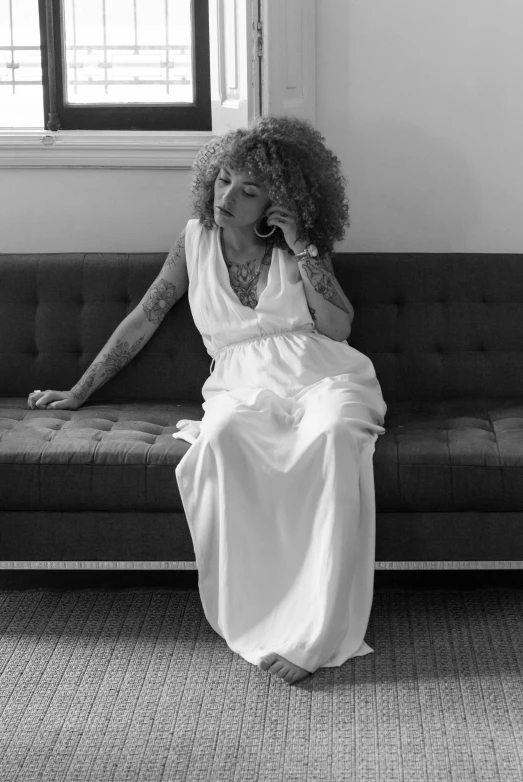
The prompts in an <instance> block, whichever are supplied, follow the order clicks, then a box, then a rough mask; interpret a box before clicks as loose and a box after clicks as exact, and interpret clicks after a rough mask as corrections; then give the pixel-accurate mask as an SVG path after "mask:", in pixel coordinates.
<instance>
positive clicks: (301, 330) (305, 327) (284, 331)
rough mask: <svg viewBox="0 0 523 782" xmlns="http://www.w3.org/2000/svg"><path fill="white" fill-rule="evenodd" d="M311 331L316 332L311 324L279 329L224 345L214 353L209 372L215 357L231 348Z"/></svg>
mask: <svg viewBox="0 0 523 782" xmlns="http://www.w3.org/2000/svg"><path fill="white" fill-rule="evenodd" d="M313 331H316V328H315V326H314V325H313V324H312V323H304V324H303V326H297V327H296V328H295V329H281V330H280V331H272V332H270V333H269V334H260V335H258V336H256V337H248V338H247V339H241V340H239V341H238V342H231V343H230V344H229V345H224V346H223V348H218V350H217V351H216V352H215V353H214V355H213V357H212V362H211V372H212V371H213V369H214V363H215V361H216V357H217V356H219V355H220V354H221V353H224V352H225V351H227V350H231V349H232V348H237V347H238V345H247V344H248V343H249V342H256V341H257V340H259V339H269V338H270V337H279V336H281V335H282V334H300V333H305V334H307V333H309V334H310V333H312V332H313Z"/></svg>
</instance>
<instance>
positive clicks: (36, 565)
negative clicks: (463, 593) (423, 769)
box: [0, 559, 523, 570]
mask: <svg viewBox="0 0 523 782" xmlns="http://www.w3.org/2000/svg"><path fill="white" fill-rule="evenodd" d="M196 569H197V568H196V562H191V561H186V562H125V561H110V560H107V561H105V560H100V561H88V560H80V561H74V560H19V561H17V560H4V561H1V560H0V570H196ZM375 570H523V560H519V559H515V560H501V561H493V560H477V561H473V560H459V561H458V560H455V561H452V560H446V561H433V562H430V561H426V562H376V563H375Z"/></svg>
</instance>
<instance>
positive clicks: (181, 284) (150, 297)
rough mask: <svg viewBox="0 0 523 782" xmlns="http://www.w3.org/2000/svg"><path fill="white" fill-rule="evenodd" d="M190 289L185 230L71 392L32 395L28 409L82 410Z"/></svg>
mask: <svg viewBox="0 0 523 782" xmlns="http://www.w3.org/2000/svg"><path fill="white" fill-rule="evenodd" d="M188 287H189V278H188V274H187V262H186V257H185V229H184V230H183V231H182V232H181V234H180V236H179V237H178V239H177V241H176V244H175V245H174V246H173V247H172V248H171V250H170V252H169V254H168V256H167V258H166V259H165V263H164V264H163V266H162V268H161V270H160V273H159V274H158V276H157V278H156V279H155V280H154V282H153V283H152V285H151V286H150V288H149V289H148V291H147V292H146V293H145V295H144V297H143V298H142V300H141V301H140V302H139V303H138V304H137V305H136V307H135V308H134V309H133V310H131V312H130V313H129V314H128V315H127V317H126V318H124V320H123V321H122V322H121V323H120V324H119V326H118V327H117V328H116V329H115V330H114V332H113V334H112V335H111V336H110V337H109V339H108V340H107V342H106V344H105V345H104V347H103V348H102V349H101V351H100V352H99V353H98V355H97V356H96V358H95V359H94V361H93V362H92V364H91V365H90V366H89V367H88V368H87V369H86V371H85V372H84V374H83V375H82V377H81V378H80V380H79V381H78V383H76V385H74V386H73V388H71V390H70V391H52V390H47V391H35V392H33V393H31V394H29V398H28V401H27V404H28V407H30V408H31V409H35V408H38V409H40V408H43V407H45V408H47V407H50V408H58V409H66V410H71V409H72V410H75V409H76V408H78V407H80V405H82V404H83V403H84V402H85V400H86V399H87V398H88V397H89V396H90V395H91V394H92V393H94V391H96V390H97V389H98V388H100V386H102V385H103V384H104V383H106V382H107V381H108V380H109V379H110V378H111V377H113V376H114V375H116V373H117V372H118V371H119V370H120V369H122V367H124V366H125V365H126V364H128V363H129V361H131V359H132V358H134V356H135V355H136V354H137V353H138V352H139V351H140V350H141V349H142V348H143V346H144V345H145V344H146V343H147V342H148V341H149V339H150V338H151V337H152V335H153V334H154V332H155V331H156V329H157V328H158V326H159V325H160V323H161V322H162V321H163V319H164V318H165V316H166V315H167V313H168V312H169V310H170V309H171V307H172V306H173V305H174V304H175V303H176V302H177V301H178V300H179V299H180V298H181V297H182V296H183V295H184V293H186V291H187V289H188Z"/></svg>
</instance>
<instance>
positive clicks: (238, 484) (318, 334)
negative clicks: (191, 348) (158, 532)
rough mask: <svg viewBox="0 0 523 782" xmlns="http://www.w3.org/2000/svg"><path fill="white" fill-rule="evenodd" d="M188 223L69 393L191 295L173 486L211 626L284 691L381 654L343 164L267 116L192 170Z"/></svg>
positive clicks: (367, 386)
mask: <svg viewBox="0 0 523 782" xmlns="http://www.w3.org/2000/svg"><path fill="white" fill-rule="evenodd" d="M193 169H194V179H193V186H192V191H193V195H194V213H195V214H196V218H195V219H192V220H189V221H188V223H187V225H186V227H185V229H184V230H183V231H182V233H181V234H180V236H179V238H178V241H177V242H176V244H175V245H174V247H173V248H172V250H171V251H170V253H169V255H168V257H167V259H166V261H165V264H164V265H163V267H162V269H161V271H160V273H159V275H158V277H157V278H156V280H155V281H154V282H153V283H152V285H151V287H150V288H149V290H148V291H147V293H146V294H145V296H144V297H143V299H142V301H141V302H140V303H139V304H138V305H137V307H136V308H135V309H134V310H133V311H132V312H131V313H130V314H129V315H128V316H127V317H126V318H125V320H124V321H123V322H122V323H121V324H120V326H118V328H117V329H116V331H115V332H114V334H113V335H112V336H111V338H110V339H109V340H108V342H107V344H106V345H105V346H104V348H103V349H102V350H101V351H100V353H99V355H98V356H97V357H96V358H95V360H94V361H93V363H92V364H91V366H90V367H89V368H88V369H87V371H86V372H85V374H84V375H83V377H82V378H81V379H80V381H79V382H78V383H77V384H76V386H74V388H72V389H71V390H70V391H69V392H59V391H52V390H47V391H35V392H33V393H32V394H30V396H29V401H28V404H29V406H30V407H32V408H34V407H37V408H40V407H51V408H53V407H54V408H67V409H71V408H76V407H79V406H80V405H81V404H82V403H83V402H84V401H85V400H86V399H87V397H88V396H89V394H91V393H92V392H93V391H94V390H95V389H96V388H98V387H99V386H100V385H101V384H102V383H104V382H105V381H106V380H107V379H108V378H109V377H111V376H112V375H114V374H115V373H116V372H117V371H118V370H119V369H120V368H121V367H122V366H123V365H124V364H126V363H127V362H128V361H129V360H130V359H131V358H132V357H133V356H134V355H135V354H136V353H137V352H138V351H139V350H140V349H141V348H142V347H143V345H144V344H145V343H146V342H147V340H148V339H149V338H150V337H151V335H152V334H153V332H154V331H155V330H156V328H158V326H159V324H160V323H161V322H162V320H163V318H164V317H165V315H166V313H167V312H168V310H169V309H170V308H171V307H172V306H173V304H174V303H175V302H176V301H178V299H180V297H181V296H182V295H183V294H184V293H185V292H186V291H187V290H188V295H189V303H190V307H191V312H192V315H193V318H194V322H195V324H196V326H197V328H198V329H199V331H200V333H201V335H202V338H203V341H204V344H205V346H206V347H207V350H208V352H209V354H210V355H212V356H213V359H214V360H213V362H212V365H211V374H210V376H209V378H208V379H207V380H206V382H205V384H204V386H203V389H202V394H203V398H204V400H205V401H204V403H203V410H204V416H203V419H202V420H201V421H189V420H182V421H180V422H179V423H178V425H177V427H178V429H180V431H179V432H177V433H175V434H174V435H173V437H175V438H179V439H183V440H186V441H187V442H189V443H191V447H190V448H189V449H188V450H187V451H186V453H185V454H184V456H183V458H182V459H181V461H180V462H179V464H178V467H177V468H176V478H177V481H178V485H179V488H180V494H181V497H182V502H183V505H184V509H185V512H186V516H187V521H188V524H189V528H190V531H191V535H192V539H193V544H194V549H195V553H196V564H197V568H198V573H199V589H200V595H201V599H202V605H203V608H204V611H205V615H206V617H207V619H208V621H209V623H210V624H211V626H212V627H213V628H214V630H215V631H216V632H217V633H218V634H219V635H221V636H222V637H223V638H224V639H225V640H226V641H227V643H228V645H229V647H230V648H231V649H232V650H233V651H235V652H236V653H237V654H239V655H241V656H242V657H243V658H244V659H245V660H247V661H248V662H250V663H252V664H254V665H258V666H260V667H261V668H262V669H264V670H268V671H269V672H270V673H271V674H274V675H275V676H277V677H279V678H281V679H283V680H284V681H285V682H287V683H289V684H291V683H293V682H296V681H298V680H300V679H302V678H303V677H304V676H306V675H307V674H309V673H312V672H313V671H315V670H316V669H317V668H319V667H328V666H339V665H341V664H342V663H343V662H345V661H346V660H347V659H349V658H351V657H356V656H360V655H364V654H367V653H369V652H372V651H373V650H372V649H371V648H370V647H369V646H368V645H367V644H366V643H365V642H364V640H363V638H364V635H365V632H366V628H367V624H368V619H369V614H370V610H371V605H372V597H373V584H374V542H375V504H374V478H373V463H372V457H373V453H374V446H375V441H376V439H377V437H378V436H379V435H381V434H384V432H385V429H384V428H383V422H384V417H385V413H386V410H387V407H386V404H385V402H384V401H383V397H382V394H381V388H380V385H379V383H378V380H377V378H376V375H375V372H374V367H373V365H372V362H371V361H370V359H368V358H367V357H366V356H364V355H363V354H362V353H360V352H358V351H357V350H355V349H354V348H352V347H350V346H349V345H348V344H347V342H346V340H347V337H348V336H349V334H350V330H351V322H352V318H353V314H354V313H353V309H352V306H351V304H350V301H349V300H348V299H347V297H346V296H345V294H344V292H343V290H342V289H341V287H340V285H339V283H338V282H337V280H336V278H335V275H334V272H333V267H332V264H331V261H330V257H329V253H330V252H331V251H332V249H333V245H334V242H335V241H337V240H340V239H341V238H342V237H343V235H344V226H345V225H346V224H348V206H347V202H346V199H345V182H346V180H345V179H344V177H343V176H342V174H341V171H340V163H339V160H338V159H337V158H336V156H335V155H334V154H333V153H332V152H331V151H329V150H328V149H327V148H326V146H325V144H324V138H323V137H322V136H321V134H320V133H319V132H318V131H316V130H315V129H314V128H313V127H312V125H310V124H309V123H308V122H305V121H303V120H299V119H295V118H291V117H265V118H261V119H259V120H257V121H256V122H255V123H253V124H252V125H251V126H250V127H249V128H248V129H241V130H237V131H232V132H230V133H227V134H226V135H224V136H221V137H217V138H213V139H212V140H211V141H210V142H209V143H208V144H207V145H206V146H204V147H203V148H202V149H201V151H200V152H199V154H198V156H197V159H196V161H195V164H194V167H193Z"/></svg>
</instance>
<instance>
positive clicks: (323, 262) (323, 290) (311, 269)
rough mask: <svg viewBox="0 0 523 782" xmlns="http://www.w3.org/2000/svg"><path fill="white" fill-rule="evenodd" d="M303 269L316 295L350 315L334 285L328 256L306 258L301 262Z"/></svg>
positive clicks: (332, 270) (332, 271)
mask: <svg viewBox="0 0 523 782" xmlns="http://www.w3.org/2000/svg"><path fill="white" fill-rule="evenodd" d="M302 265H303V268H304V269H305V271H306V272H307V276H308V278H309V280H310V281H311V285H312V287H313V288H314V290H315V291H316V292H317V293H320V294H321V295H322V296H323V298H324V299H326V300H327V301H330V303H331V304H334V306H335V307H339V308H340V310H343V312H346V313H347V314H348V315H350V314H351V310H350V309H349V307H347V304H346V303H345V302H344V301H343V299H342V298H341V296H340V294H339V293H338V291H337V290H336V287H335V285H334V279H335V277H334V269H333V266H332V263H331V260H330V258H329V256H328V255H324V256H323V257H321V258H319V257H318V258H306V259H305V260H304V261H303V264H302Z"/></svg>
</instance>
